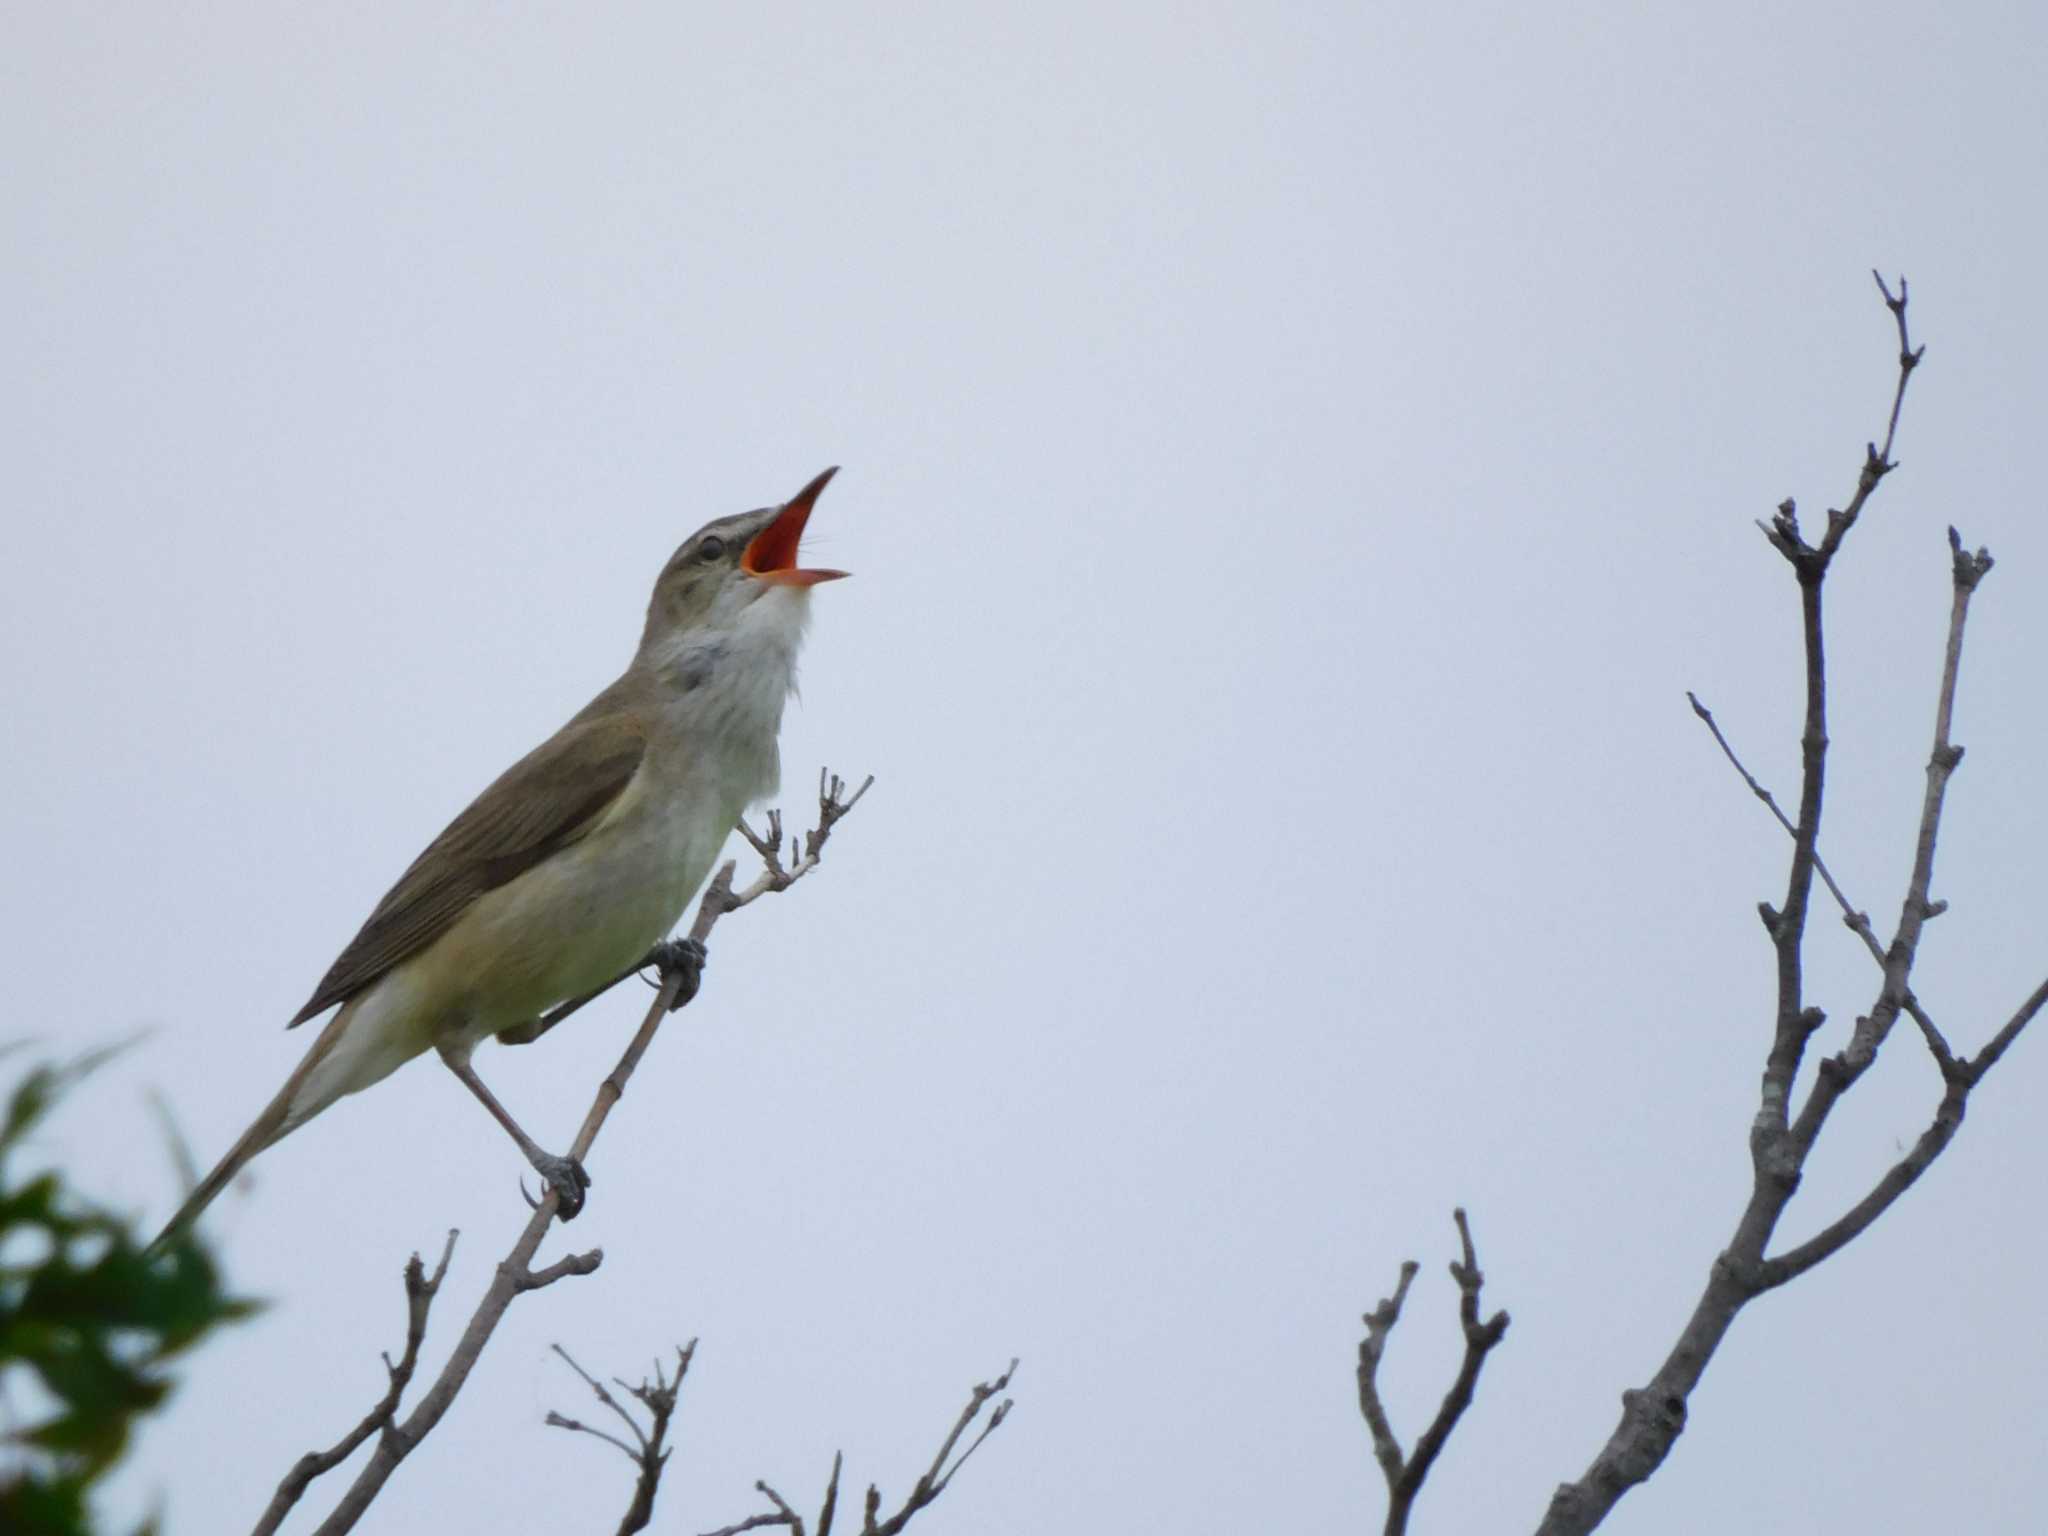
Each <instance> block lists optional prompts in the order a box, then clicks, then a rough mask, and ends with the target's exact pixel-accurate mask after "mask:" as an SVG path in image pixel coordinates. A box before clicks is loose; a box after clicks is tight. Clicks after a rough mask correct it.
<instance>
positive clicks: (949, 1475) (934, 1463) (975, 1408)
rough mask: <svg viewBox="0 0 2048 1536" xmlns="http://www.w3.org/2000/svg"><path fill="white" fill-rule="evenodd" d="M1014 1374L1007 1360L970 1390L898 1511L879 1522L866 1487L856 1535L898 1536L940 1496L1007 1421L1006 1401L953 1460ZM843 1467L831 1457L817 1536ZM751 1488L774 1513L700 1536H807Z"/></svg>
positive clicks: (825, 1535)
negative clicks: (780, 1531)
mask: <svg viewBox="0 0 2048 1536" xmlns="http://www.w3.org/2000/svg"><path fill="white" fill-rule="evenodd" d="M1016 1373H1017V1362H1016V1361H1015V1360H1012V1361H1011V1362H1010V1365H1009V1368H1008V1369H1007V1370H1005V1371H1004V1372H1003V1374H1002V1375H1000V1376H998V1377H996V1379H995V1380H993V1381H984V1382H979V1383H977V1384H976V1385H975V1387H974V1390H973V1391H972V1392H971V1393H969V1394H968V1398H967V1406H966V1407H964V1408H962V1409H961V1410H960V1415H959V1417H958V1418H956V1419H955V1420H954V1421H953V1428H952V1430H951V1431H950V1432H949V1433H948V1434H947V1436H946V1438H945V1439H944V1440H942V1441H941V1442H940V1443H939V1450H938V1454H937V1455H935V1456H934V1457H932V1460H931V1465H930V1466H929V1467H927V1468H926V1469H925V1471H924V1475H923V1476H921V1477H919V1478H918V1480H917V1482H916V1484H915V1485H914V1486H913V1487H912V1488H911V1490H910V1493H909V1494H908V1495H907V1496H906V1497H905V1498H904V1500H903V1504H902V1507H901V1508H899V1509H898V1510H897V1511H896V1512H895V1513H894V1514H893V1515H890V1516H888V1517H887V1518H886V1519H885V1518H883V1516H882V1490H881V1488H880V1487H879V1486H878V1485H876V1484H874V1483H870V1484H868V1491H867V1498H866V1500H865V1501H864V1505H863V1509H862V1515H861V1536H901V1532H902V1530H903V1528H904V1527H905V1526H907V1525H909V1524H910V1522H911V1519H912V1518H913V1517H914V1516H915V1515H916V1514H917V1512H918V1511H919V1510H921V1509H925V1508H927V1507H928V1506H930V1505H931V1504H932V1503H934V1502H935V1501H936V1500H937V1499H938V1497H939V1495H940V1494H942V1493H944V1492H945V1491H946V1488H947V1485H948V1484H950V1483H951V1482H952V1481H953V1477H954V1474H955V1473H957V1472H958V1471H959V1470H960V1469H961V1468H962V1467H963V1466H965V1465H966V1464H967V1458H968V1457H970V1456H972V1455H973V1454H974V1453H975V1451H976V1450H978V1449H979V1448H980V1446H981V1442H982V1441H984V1440H986V1439H987V1438H988V1437H989V1436H990V1435H992V1434H994V1433H995V1431H996V1427H997V1426H998V1425H1000V1424H1001V1423H1002V1422H1003V1420H1004V1419H1006V1418H1008V1417H1009V1416H1010V1408H1011V1404H1012V1400H1011V1399H1010V1398H1007V1397H1005V1398H1004V1399H1003V1400H1002V1401H1001V1402H1000V1403H997V1404H996V1406H995V1408H994V1410H993V1411H991V1412H990V1413H989V1415H988V1419H987V1422H986V1423H984V1424H983V1425H982V1427H981V1432H980V1433H979V1434H977V1435H976V1436H975V1437H974V1439H973V1440H971V1441H969V1442H968V1444H967V1448H966V1449H965V1450H963V1451H960V1453H959V1454H958V1455H957V1456H956V1455H954V1451H955V1449H956V1448H957V1447H958V1446H959V1444H960V1440H961V1437H962V1436H964V1435H965V1434H966V1433H967V1431H968V1429H969V1428H970V1427H972V1426H973V1424H974V1422H975V1420H977V1419H979V1418H980V1417H981V1413H982V1410H983V1409H984V1408H986V1407H987V1406H988V1403H989V1400H990V1399H991V1398H993V1397H995V1396H996V1395H997V1394H998V1393H1001V1392H1004V1391H1006V1390H1007V1389H1008V1388H1009V1385H1010V1378H1011V1377H1012V1376H1014V1375H1016ZM843 1464H844V1463H843V1458H842V1457H840V1456H838V1455H834V1456H833V1458H832V1477H831V1481H830V1482H828V1483H827V1484H826V1485H825V1498H824V1502H823V1504H822V1505H821V1506H820V1508H819V1514H818V1536H831V1532H832V1519H833V1515H834V1513H835V1512H836V1510H837V1509H838V1506H839V1473H840V1469H841V1467H842V1465H843ZM754 1487H755V1488H756V1489H757V1490H758V1491H759V1492H760V1494H761V1495H762V1497H764V1498H766V1499H767V1500H768V1502H769V1503H771V1504H772V1505H774V1506H775V1508H774V1511H773V1512H772V1513H764V1514H758V1515H750V1516H749V1517H748V1518H746V1519H745V1520H742V1521H739V1522H738V1523H737V1524H734V1525H726V1526H720V1527H719V1528H718V1529H717V1530H715V1531H708V1532H706V1533H705V1536H740V1533H741V1532H743V1531H759V1530H766V1529H769V1528H770V1527H777V1526H779V1527H783V1528H786V1529H788V1530H789V1531H791V1532H792V1533H793V1536H807V1533H806V1530H805V1526H804V1520H803V1516H801V1515H799V1514H798V1513H797V1512H796V1510H795V1509H794V1508H793V1507H791V1505H790V1503H789V1501H788V1500H787V1499H785V1498H783V1497H782V1495H781V1494H779V1493H777V1492H776V1491H775V1490H774V1489H773V1488H771V1487H769V1486H768V1484H767V1483H765V1482H757V1483H755V1484H754Z"/></svg>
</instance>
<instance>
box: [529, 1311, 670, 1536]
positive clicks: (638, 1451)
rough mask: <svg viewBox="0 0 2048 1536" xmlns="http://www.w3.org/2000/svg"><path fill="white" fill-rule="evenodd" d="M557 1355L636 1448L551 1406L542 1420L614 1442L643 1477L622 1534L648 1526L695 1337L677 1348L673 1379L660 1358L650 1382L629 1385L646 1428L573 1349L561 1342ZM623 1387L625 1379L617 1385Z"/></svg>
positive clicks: (621, 1526)
mask: <svg viewBox="0 0 2048 1536" xmlns="http://www.w3.org/2000/svg"><path fill="white" fill-rule="evenodd" d="M554 1351H555V1353H556V1354H558V1355H560V1356H561V1357H562V1359H563V1361H564V1362H566V1363H567V1365H568V1367H569V1369H570V1370H572V1371H574V1372H575V1373H576V1374H577V1375H578V1376H581V1377H582V1378H583V1381H584V1385H586V1386H588V1387H589V1388H590V1390H591V1392H592V1393H593V1394H595V1396H596V1398H597V1400H598V1401H599V1402H600V1403H603V1404H604V1405H605V1407H607V1408H609V1409H610V1410H611V1411H612V1412H613V1413H615V1414H617V1415H618V1416H619V1418H620V1419H621V1420H622V1421H624V1423H625V1426H626V1428H627V1429H628V1430H630V1431H631V1432H632V1435H633V1439H634V1440H635V1441H636V1442H637V1447H636V1446H633V1445H628V1444H626V1442H625V1441H623V1440H621V1439H620V1438H619V1437H618V1436H617V1435H614V1434H610V1433H608V1432H606V1431H605V1430H602V1429H598V1428H595V1427H594V1426H592V1425H589V1424H584V1423H580V1422H578V1421H577V1420H575V1419H572V1418H569V1417H568V1416H567V1415H565V1414H560V1413H556V1412H554V1411H553V1410H552V1409H550V1410H549V1412H548V1416H547V1418H546V1419H544V1420H543V1421H542V1422H543V1423H545V1424H547V1425H549V1426H550V1427H552V1428H555V1429H566V1430H570V1431H572V1432H574V1433H578V1434H585V1435H590V1436H592V1437H594V1438H596V1439H599V1440H602V1441H604V1443H605V1444H607V1445H611V1446H616V1447H617V1448H618V1449H619V1450H620V1452H622V1453H623V1454H624V1455H625V1458H626V1459H627V1460H628V1461H630V1462H632V1463H633V1465H634V1466H635V1467H637V1468H638V1469H639V1477H638V1478H637V1479H636V1480H635V1482H634V1485H633V1500H632V1502H631V1503H630V1504H628V1505H627V1506H626V1513H625V1514H624V1515H623V1516H622V1517H621V1518H620V1520H619V1528H618V1536H633V1533H634V1532H635V1531H643V1530H645V1529H646V1528H647V1522H648V1521H650V1520H652V1519H653V1518H654V1496H655V1493H656V1492H657V1491H658V1490H659V1488H660V1486H661V1474H662V1470H663V1468H665V1467H666V1466H667V1465H668V1457H669V1452H668V1446H667V1442H668V1425H669V1420H670V1418H671V1417H673V1416H674V1414H675V1411H676V1398H677V1395H678V1394H679V1393H680V1392H681V1391H682V1386H683V1378H684V1377H685V1376H686V1375H688V1374H689V1371H690V1361H691V1360H692V1359H694V1358H695V1357H696V1354H697V1341H696V1340H695V1339H692V1340H690V1342H689V1343H687V1344H685V1345H683V1346H682V1347H681V1348H679V1349H678V1350H677V1351H676V1373H675V1375H674V1376H673V1377H671V1376H669V1375H668V1374H667V1373H666V1372H664V1371H663V1370H662V1367H661V1362H660V1361H659V1360H657V1361H655V1362H654V1376H653V1379H652V1380H643V1381H642V1382H641V1383H640V1385H639V1386H637V1387H626V1390H627V1391H628V1392H630V1393H631V1394H632V1395H633V1396H634V1397H635V1398H636V1399H638V1400H639V1402H640V1404H641V1406H642V1407H644V1408H645V1409H646V1410H647V1412H648V1426H647V1428H646V1429H644V1430H643V1429H641V1427H640V1424H639V1421H638V1420H636V1419H635V1418H634V1417H633V1415H632V1414H630V1413H628V1412H627V1411H626V1410H625V1409H624V1408H622V1407H621V1406H620V1405H619V1400H618V1399H617V1398H615V1397H613V1396H612V1395H611V1393H610V1392H609V1391H607V1390H606V1388H605V1385H604V1383H603V1382H601V1381H599V1380H598V1379H597V1378H596V1377H595V1376H593V1375H591V1374H590V1372H588V1371H586V1370H584V1369H583V1367H582V1366H580V1365H578V1364H577V1363H576V1361H575V1360H574V1359H573V1358H572V1357H571V1356H570V1354H569V1352H568V1351H567V1350H566V1349H564V1348H562V1346H561V1345H559V1344H557V1345H555V1346H554ZM619 1385H620V1386H625V1383H624V1382H620V1383H619Z"/></svg>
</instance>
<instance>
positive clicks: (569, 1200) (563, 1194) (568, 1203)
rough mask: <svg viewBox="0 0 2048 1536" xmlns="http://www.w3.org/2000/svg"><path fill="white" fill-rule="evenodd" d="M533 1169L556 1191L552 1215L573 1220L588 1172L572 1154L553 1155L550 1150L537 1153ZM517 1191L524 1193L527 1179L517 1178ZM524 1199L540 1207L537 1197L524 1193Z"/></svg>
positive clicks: (585, 1184)
mask: <svg viewBox="0 0 2048 1536" xmlns="http://www.w3.org/2000/svg"><path fill="white" fill-rule="evenodd" d="M533 1167H534V1171H535V1172H537V1173H538V1174H539V1175H540V1176H541V1178H542V1179H543V1180H545V1181H546V1184H547V1187H548V1188H549V1189H552V1190H553V1191H554V1192H555V1215H556V1216H558V1217H559V1218H561V1219H562V1220H563V1221H574V1220H575V1219H576V1213H577V1212H579V1211H581V1210H582V1209H583V1196H584V1194H585V1192H586V1191H587V1190H589V1188H590V1175H589V1174H588V1173H587V1172H585V1171H584V1167H583V1165H582V1164H581V1163H579V1162H577V1161H576V1159H575V1158H573V1157H556V1156H555V1155H554V1154H553V1153H552V1152H540V1153H536V1154H535V1155H534V1158H533ZM519 1192H520V1194H522V1195H526V1181H525V1180H524V1179H521V1180H520V1181H519ZM526 1203H527V1204H528V1205H530V1206H533V1207H534V1208H535V1209H539V1207H540V1201H538V1200H536V1199H534V1198H533V1196H531V1195H526Z"/></svg>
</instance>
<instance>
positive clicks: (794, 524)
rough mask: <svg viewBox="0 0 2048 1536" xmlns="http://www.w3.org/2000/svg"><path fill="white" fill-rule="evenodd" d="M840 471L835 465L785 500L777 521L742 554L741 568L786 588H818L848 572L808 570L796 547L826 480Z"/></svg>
mask: <svg viewBox="0 0 2048 1536" xmlns="http://www.w3.org/2000/svg"><path fill="white" fill-rule="evenodd" d="M838 473H839V466H838V465H837V464H834V465H833V466H832V467H831V468H830V469H828V470H826V471H825V472H824V473H823V474H822V475H820V476H818V478H817V479H815V480H813V481H812V482H811V483H810V484H809V485H807V486H805V487H804V488H803V489H802V490H800V491H798V492H797V493H796V494H795V495H794V496H792V497H790V498H789V500H788V501H786V502H784V503H783V506H782V510H781V511H780V512H778V513H776V514H775V520H774V521H773V522H771V523H770V524H769V525H768V526H767V527H766V528H763V529H762V530H761V531H760V532H759V533H757V534H755V535H754V537H753V539H752V541H751V542H750V543H749V544H748V545H747V551H746V553H745V554H743V555H741V556H740V569H741V570H743V571H745V572H746V573H747V574H748V575H749V576H756V577H759V578H760V579H761V580H762V581H766V582H772V583H774V584H775V585H777V586H783V587H814V586H816V585H817V584H818V583H819V582H821V581H837V580H838V579H839V578H840V577H841V576H844V575H845V574H846V572H844V571H807V570H804V569H802V568H801V567H800V566H798V565H797V563H796V547H797V545H798V544H799V543H801V542H802V540H803V536H804V524H805V523H807V522H809V521H810V520H811V508H812V507H813V506H815V505H816V504H817V500H818V494H819V492H821V491H823V490H824V489H825V483H826V482H827V481H828V480H830V479H831V478H832V477H833V476H834V475H836V474H838Z"/></svg>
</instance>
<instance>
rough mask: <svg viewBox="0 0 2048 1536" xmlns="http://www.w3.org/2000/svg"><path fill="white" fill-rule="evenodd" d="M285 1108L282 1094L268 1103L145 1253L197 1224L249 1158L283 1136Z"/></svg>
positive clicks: (161, 1246)
mask: <svg viewBox="0 0 2048 1536" xmlns="http://www.w3.org/2000/svg"><path fill="white" fill-rule="evenodd" d="M285 1106H286V1099H285V1095H284V1094H279V1095H278V1096H277V1097H276V1098H275V1099H273V1100H271V1101H270V1107H269V1108H267V1109H265V1110H264V1111H263V1113H262V1114H260V1115H258V1116H257V1117H256V1123H255V1124H254V1125H252V1126H250V1127H249V1129H247V1130H246V1131H244V1132H242V1135H241V1138H240V1139H239V1140H238V1141H236V1143H235V1144H234V1145H233V1146H232V1147H230V1148H228V1154H227V1156H226V1157H223V1158H222V1159H221V1160H220V1161H219V1162H218V1163H216V1164H215V1165H214V1169H213V1172H211V1173H209V1174H208V1175H207V1176H206V1177H205V1178H203V1179H201V1180H200V1181H199V1183H198V1184H197V1185H195V1186H194V1187H193V1190H192V1193H191V1194H189V1195H187V1196H186V1197H185V1203H184V1204H183V1205H181V1206H179V1207H178V1212H177V1214H176V1215H175V1216H173V1217H172V1218H171V1219H170V1220H169V1221H168V1222H166V1223H165V1224H164V1229H163V1231H161V1232H159V1233H157V1235H156V1237H155V1239H154V1240H153V1241H152V1242H151V1243H150V1245H149V1247H148V1248H147V1249H146V1250H145V1251H146V1252H148V1253H157V1252H160V1251H161V1250H162V1249H163V1248H164V1247H165V1246H166V1245H167V1244H169V1243H170V1242H171V1240H172V1239H173V1238H175V1237H177V1236H178V1235H179V1234H180V1233H182V1232H183V1231H184V1230H185V1229H186V1228H187V1227H189V1226H191V1225H192V1223H193V1222H195V1221H197V1220H198V1219H199V1213H200V1212H201V1211H203V1210H205V1209H206V1208H207V1207H208V1206H209V1205H211V1204H213V1202H214V1199H215V1197H216V1196H218V1195H219V1194H220V1192H221V1191H222V1190H224V1189H226V1188H227V1187H228V1185H229V1183H231V1182H232V1181H233V1179H234V1177H235V1175H236V1174H238V1173H240V1172H241V1171H242V1169H243V1168H244V1167H246V1166H247V1165H248V1162H249V1160H250V1159H251V1158H253V1157H254V1156H255V1155H256V1154H257V1153H258V1152H261V1151H262V1150H263V1149H264V1148H265V1147H267V1146H269V1145H270V1144H271V1143H272V1142H274V1141H276V1140H277V1139H278V1138H279V1137H280V1136H282V1135H284V1123H283V1122H284V1109H285Z"/></svg>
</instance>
